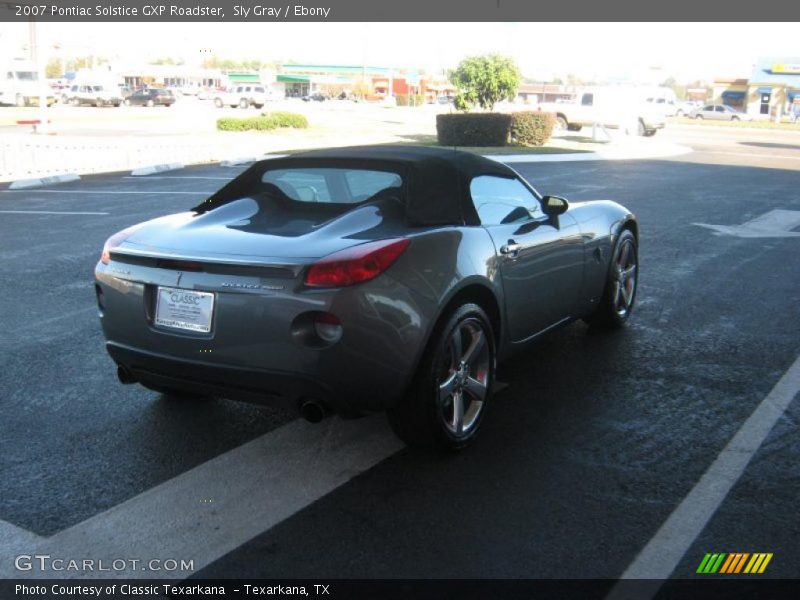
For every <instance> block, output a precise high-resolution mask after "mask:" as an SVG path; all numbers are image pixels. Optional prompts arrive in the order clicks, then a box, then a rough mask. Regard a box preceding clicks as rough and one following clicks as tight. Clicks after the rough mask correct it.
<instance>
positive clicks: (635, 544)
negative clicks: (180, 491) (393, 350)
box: [0, 144, 800, 578]
mask: <svg viewBox="0 0 800 600" xmlns="http://www.w3.org/2000/svg"><path fill="white" fill-rule="evenodd" d="M720 148H722V149H720ZM697 149H698V151H697V152H695V153H694V154H691V155H687V156H686V157H676V158H674V159H669V160H650V161H619V162H584V163H542V164H517V165H515V168H517V169H518V170H519V171H520V172H521V174H522V175H523V176H525V177H526V178H527V179H529V180H530V181H531V182H532V183H533V184H534V186H536V187H537V188H538V189H539V190H540V191H541V192H543V193H548V194H559V195H564V196H566V197H567V198H569V199H570V200H571V201H585V200H594V199H601V198H612V199H614V200H617V201H619V202H621V203H622V204H624V205H626V206H627V207H628V208H630V209H631V210H633V212H635V213H636V215H637V217H638V218H639V221H640V227H641V232H642V234H641V251H640V262H641V275H640V277H641V279H640V288H639V292H638V299H637V307H636V311H635V314H634V316H633V319H632V321H631V323H630V325H629V327H627V328H625V329H624V330H622V331H619V332H615V333H611V334H606V333H600V332H596V331H593V330H591V329H589V328H588V327H587V326H586V325H584V324H583V323H580V322H578V323H575V324H572V325H570V326H568V327H567V328H565V329H563V330H560V331H557V332H554V333H552V334H551V335H549V336H547V337H546V338H545V339H544V340H542V341H541V342H540V343H538V344H537V345H536V346H534V347H532V348H531V349H530V350H529V351H527V352H525V353H523V354H521V355H518V356H517V357H515V358H513V359H512V360H511V361H510V362H508V363H507V364H505V365H503V366H502V367H501V370H500V373H499V376H500V379H502V380H503V381H504V382H506V383H508V388H507V389H505V390H504V391H503V392H502V393H500V394H499V395H497V397H496V398H495V400H494V402H493V406H491V412H490V413H489V414H488V416H487V421H486V423H485V425H484V427H485V429H484V430H483V431H482V433H481V436H480V437H479V439H478V440H477V442H476V444H475V445H474V446H473V447H471V448H470V449H469V450H468V451H466V452H462V453H460V454H457V455H452V456H449V455H448V456H441V455H431V454H429V453H425V452H422V451H418V450H413V449H409V448H402V447H400V446H397V447H395V446H392V445H391V444H390V443H388V442H385V441H383V440H384V436H386V435H390V434H388V432H386V431H385V425H383V423H382V421H381V420H380V419H378V420H366V421H362V422H357V424H356V425H349V424H346V423H343V422H340V421H337V420H333V421H330V422H328V423H326V424H325V425H323V426H322V427H327V428H328V429H327V430H324V431H325V432H326V436H327V433H331V432H332V433H331V435H334V436H335V435H337V434H336V432H337V431H343V430H345V429H346V428H348V427H351V426H352V427H357V428H359V430H358V432H357V433H356V434H354V435H353V439H354V440H355V441H353V447H357V446H358V447H360V446H359V444H362V443H363V439H365V437H366V438H369V439H371V440H373V442H370V444H371V445H369V446H368V448H369V449H370V450H369V452H371V453H372V454H373V455H374V456H373V460H372V461H364V460H360V461H354V462H353V463H352V464H356V463H357V465H358V466H355V467H354V466H351V463H350V462H347V461H350V460H351V459H352V457H351V456H349V455H344V456H340V455H339V454H337V452H339V451H340V450H341V448H338V447H332V448H330V456H331V457H334V458H335V459H336V460H341V461H342V462H341V463H340V464H338V465H337V463H333V464H331V462H330V461H329V462H326V460H325V457H320V456H317V455H313V454H312V456H311V458H308V459H307V460H309V461H310V463H309V464H308V466H307V468H305V467H304V465H305V464H306V463H303V464H300V465H294V467H293V468H294V470H292V471H290V476H291V477H296V478H298V480H300V479H302V482H301V484H299V485H300V487H301V488H302V489H308V490H311V491H309V492H308V494H306V496H304V497H303V498H302V499H300V500H298V499H296V498H295V496H293V497H292V498H295V499H292V500H291V502H293V503H294V504H292V506H293V508H292V510H288V509H287V510H285V511H284V512H282V513H281V514H282V515H284V516H285V518H281V519H278V520H273V521H274V522H271V524H270V525H269V528H268V529H266V530H264V528H266V525H264V524H265V523H266V522H267V521H258V520H257V519H255V520H250V519H252V517H251V514H252V513H251V514H248V513H247V511H242V510H241V509H240V508H237V506H236V503H237V502H240V503H241V501H242V498H241V497H226V498H224V499H219V502H218V504H217V505H215V510H216V511H227V512H228V513H229V517H228V519H229V520H228V521H227V522H226V523H227V525H226V526H229V527H231V528H232V529H234V528H235V529H236V533H235V535H234V534H233V533H232V535H231V537H230V539H236V540H240V541H241V543H239V542H237V543H236V544H228V545H225V544H224V543H220V544H219V545H218V548H217V550H216V551H215V552H209V553H206V554H205V555H204V556H205V560H204V561H199V562H198V565H197V566H198V570H197V572H196V573H195V576H196V577H276V578H277V577H280V578H291V577H308V578H315V577H316V578H319V577H333V578H351V577H353V578H372V577H376V578H377V577H385V578H396V577H410V578H417V577H419V578H446V577H455V578H484V577H498V578H534V577H544V578H576V577H577V578H590V577H599V578H615V577H618V576H620V574H622V573H623V572H624V571H625V569H626V568H627V567H628V566H629V565H630V564H631V563H632V561H634V559H635V558H636V556H637V555H638V554H639V552H640V551H641V550H642V548H643V547H644V546H645V545H646V544H647V543H648V541H650V540H651V539H652V538H653V536H654V535H655V534H656V532H657V531H658V529H659V527H660V526H661V525H662V524H663V523H664V521H665V520H666V519H667V518H668V517H669V515H670V514H671V513H672V511H673V510H675V508H676V507H677V506H678V505H680V503H681V502H682V501H683V499H684V498H685V497H686V496H687V494H688V493H689V492H690V491H691V490H692V488H693V487H694V486H695V484H696V483H697V482H698V480H700V478H701V476H702V475H703V474H704V473H705V472H706V470H707V469H708V468H709V466H710V465H711V463H712V462H714V460H715V458H716V457H717V456H718V455H719V454H720V451H722V450H723V448H724V447H725V446H726V444H727V443H728V442H729V440H730V439H731V438H732V437H733V436H734V434H736V432H737V431H739V430H740V428H741V427H742V425H743V423H744V422H745V421H746V420H747V419H748V417H749V416H750V415H751V414H752V413H753V412H754V411H755V410H757V407H758V406H759V405H760V403H761V402H762V400H763V399H764V398H765V397H766V396H767V395H768V394H769V393H770V390H772V389H773V386H775V384H776V383H777V382H778V381H779V379H780V378H781V377H782V375H783V374H784V373H785V372H786V371H787V369H789V368H790V367H791V365H792V364H793V363H794V361H795V359H796V358H797V356H798V353H799V352H800V343H799V340H800V319H799V318H798V316H800V315H798V306H800V279H798V277H797V273H798V262H799V261H798V251H799V250H800V248H799V246H800V239H798V237H796V236H789V235H788V232H787V236H786V237H737V236H733V235H718V234H717V233H716V232H715V231H714V230H712V229H709V228H708V227H703V226H700V225H697V223H702V224H712V225H714V224H716V225H740V224H742V223H745V222H747V221H749V220H751V219H755V218H757V217H759V216H761V215H764V214H766V213H769V212H770V211H773V210H791V211H800V197H798V195H797V183H798V177H800V161H797V160H794V159H791V158H788V159H782V162H779V163H776V162H775V161H774V160H771V159H770V156H769V151H767V152H762V150H764V148H759V149H757V150H756V152H758V153H759V154H760V156H757V157H752V156H750V157H747V156H744V155H745V154H752V152H750V151H749V150H748V151H747V152H742V149H740V148H734V149H730V148H729V147H727V145H726V146H724V147H723V145H719V146H713V145H710V144H709V145H707V147H702V148H701V147H698V148H697ZM767 150H769V149H767ZM796 150H797V148H787V149H783V154H784V155H786V156H795V153H796ZM721 152H728V153H729V154H728V155H726V154H721ZM730 153H733V154H737V156H732V155H730ZM776 164H777V165H779V168H776ZM241 168H243V167H240V168H222V167H218V166H205V167H195V168H190V169H185V170H183V171H179V172H175V173H165V174H163V175H161V176H152V177H146V178H130V177H126V176H125V175H123V174H110V175H103V176H94V177H86V178H84V179H83V180H81V181H79V182H74V183H68V184H63V185H59V186H52V187H44V188H39V189H34V190H26V191H19V192H12V191H7V190H5V189H0V211H2V212H0V240H2V242H0V257H1V258H2V261H0V278H2V281H3V282H4V284H5V285H4V286H3V287H4V294H2V296H1V297H0V328H2V331H3V332H4V333H3V335H2V337H0V398H2V400H1V401H0V428H2V436H0V492H2V496H0V497H2V501H1V502H0V521H4V522H6V523H10V524H12V525H14V526H16V527H18V528H22V529H24V530H28V531H30V532H33V533H34V534H36V535H38V536H44V537H45V538H47V536H55V538H53V539H56V538H58V534H59V532H63V531H64V530H67V531H69V528H76V527H79V526H80V524H81V523H82V522H85V521H86V520H87V519H92V518H94V519H98V518H102V516H103V515H104V514H105V513H106V512H113V511H114V510H115V507H119V506H120V505H122V506H126V504H125V503H126V501H127V502H128V503H129V504H130V503H134V504H135V503H136V502H137V498H140V497H141V496H143V495H146V492H147V491H148V490H152V489H153V488H154V487H155V486H159V487H157V488H156V490H157V492H151V493H150V496H153V494H157V493H159V492H158V490H164V493H165V494H167V493H172V492H168V490H171V489H173V488H171V487H170V486H171V483H170V482H172V481H174V480H175V478H178V477H179V476H181V475H184V476H185V475H186V474H187V472H191V473H199V471H198V470H199V469H203V468H205V467H204V465H205V464H209V463H208V461H211V462H212V463H213V460H212V459H215V458H216V459H220V458H224V457H228V458H226V460H227V461H228V462H231V461H233V462H234V463H235V461H237V460H245V459H246V457H247V456H248V455H247V454H245V453H241V454H237V452H239V450H237V449H238V448H240V447H241V446H242V444H246V443H247V442H254V443H255V441H257V440H260V439H262V438H263V439H265V440H269V439H273V438H271V437H270V436H274V435H276V434H277V433H278V432H279V431H287V430H286V429H285V428H281V426H283V425H287V424H290V423H292V422H293V420H294V419H295V418H296V416H295V415H293V414H289V413H285V412H281V411H278V410H275V409H270V408H263V407H254V406H250V405H245V404H240V403H235V402H231V401H227V400H221V399H219V400H213V401H210V402H203V403H194V402H180V403H175V402H171V401H168V400H166V399H165V398H162V397H160V396H159V395H158V394H155V393H152V392H149V391H147V390H145V389H143V388H139V387H136V386H121V385H119V384H118V383H117V381H116V378H115V375H114V369H113V365H112V362H111V360H110V359H109V358H108V357H107V356H106V355H105V353H104V350H103V343H102V335H101V333H100V328H99V323H98V322H97V316H96V309H95V302H94V292H93V288H92V270H93V267H94V264H95V262H96V260H97V258H98V255H99V251H100V248H101V246H102V243H103V240H104V239H105V238H106V237H107V236H108V235H110V234H111V233H113V232H115V231H117V230H119V229H121V228H123V227H125V226H126V225H129V224H132V223H135V222H138V221H141V220H144V219H147V218H151V217H154V216H157V215H161V214H165V213H169V212H178V211H181V210H187V209H189V208H191V207H192V206H194V205H195V204H196V203H198V202H199V201H200V200H202V199H203V198H204V197H205V196H206V195H208V194H209V193H211V192H213V191H214V190H216V189H217V188H218V187H220V186H221V185H223V184H224V183H225V181H226V180H228V179H229V178H231V177H233V176H234V175H235V174H236V173H238V172H239V171H240V169H241ZM11 211H21V212H11ZM24 211H40V212H38V213H33V212H24ZM50 213H100V214H50ZM798 411H800V408H799V407H798V402H797V399H796V398H795V399H794V400H793V401H792V402H790V404H789V408H788V409H787V410H786V412H785V413H782V414H781V415H780V417H779V419H778V422H777V425H776V426H775V428H774V429H773V430H772V431H771V432H770V433H769V435H768V436H767V439H766V440H765V442H764V443H763V444H762V445H760V446H759V448H758V450H757V452H756V453H755V456H754V457H753V459H752V461H751V462H750V463H749V465H748V466H747V468H746V470H745V473H744V475H743V476H742V478H741V479H739V480H738V482H736V483H735V485H734V486H733V488H732V490H731V491H730V493H728V494H727V495H725V496H724V500H723V501H722V503H721V505H720V506H719V508H718V509H716V510H715V512H714V513H713V516H712V518H711V520H710V521H709V522H708V524H707V525H704V526H702V527H701V528H700V530H698V531H697V532H696V535H697V538H696V539H692V540H690V542H691V543H690V544H689V546H688V548H687V550H686V551H685V553H683V555H682V559H681V561H680V563H679V565H678V566H677V569H676V571H675V574H676V575H679V576H685V577H691V576H695V575H694V571H695V569H696V567H697V565H698V564H699V562H700V560H701V559H702V558H703V556H704V554H705V553H706V552H739V551H742V552H771V553H774V558H773V560H772V562H771V564H770V566H769V570H768V572H767V574H768V576H770V577H784V578H789V577H798V575H800V559H798V556H800V553H799V552H798V551H799V550H800V547H798V541H797V533H798V529H797V510H796V499H797V498H798V497H800V469H799V468H798V461H797V457H798V454H800V445H798V436H797V423H798V416H799V415H800V412H798ZM298 431H299V432H298V434H297V435H299V436H300V438H299V439H300V440H301V441H302V439H304V438H303V436H309V439H311V438H312V437H313V436H314V435H315V434H313V433H308V431H309V430H307V429H306V428H302V429H300V430H298ZM348 431H349V430H348ZM342 435H344V434H342ZM348 435H349V434H348ZM326 436H323V437H326ZM347 439H350V438H347ZM374 440H378V441H374ZM293 443H294V442H293ZM309 443H311V442H309ZM313 443H314V444H316V443H323V442H318V441H316V440H315V441H314V442H313ZM286 444H287V445H285V446H281V445H277V446H274V445H273V446H265V447H269V448H271V452H273V454H274V453H276V452H280V451H281V448H284V449H287V448H295V447H294V446H291V445H289V443H288V442H287V443H286ZM326 448H329V447H328V446H326ZM287 452H288V450H287ZM365 452H366V450H365ZM301 456H305V455H303V454H302V453H294V451H293V453H292V454H291V455H290V456H287V457H286V460H287V461H289V462H292V461H294V460H295V459H296V458H297V457H301ZM248 460H250V461H252V460H254V459H253V457H252V454H251V455H250V458H249V459H248ZM265 464H267V463H265ZM269 464H272V463H269ZM250 466H251V467H252V464H251V465H250ZM193 469H194V471H192V470H193ZM336 469H339V470H340V471H342V473H340V474H339V475H337V477H336V478H334V479H335V481H334V480H332V481H331V482H326V483H325V485H322V486H318V487H319V489H316V488H315V486H314V483H315V481H316V480H317V479H320V480H321V479H324V478H325V476H324V473H325V472H328V471H333V470H336ZM348 469H350V471H348ZM192 481H194V482H195V483H194V485H196V488H193V493H196V494H197V498H196V499H195V500H194V501H195V502H199V501H200V499H201V498H202V499H203V500H202V501H206V500H208V501H209V502H212V501H213V500H214V498H213V497H210V498H206V496H207V495H208V494H205V495H204V493H203V490H204V489H208V490H211V489H215V488H214V487H213V485H212V484H211V483H209V478H208V477H201V476H199V475H198V476H196V477H195V478H194V479H193V480H192ZM203 486H207V487H206V488H204V487H203ZM311 488H315V489H313V490H312V489H311ZM243 489H244V488H243ZM276 489H277V488H276ZM214 493H220V494H221V493H222V492H218V491H215V492H214ZM276 494H277V492H276ZM295 495H296V496H303V494H302V493H301V492H299V491H296V494H295ZM287 502H289V500H287ZM276 506H278V507H280V498H278V500H277V501H276ZM116 510H117V511H119V510H120V509H119V508H117V509H116ZM276 510H277V509H276ZM203 518H206V517H203ZM208 518H210V517H208ZM153 519H155V520H157V517H156V516H154V517H153ZM248 522H250V523H252V525H251V527H248ZM259 523H261V527H262V528H259ZM100 531H102V529H100ZM0 533H2V532H0ZM222 537H223V538H224V535H222ZM0 538H2V536H0ZM199 539H200V538H198V541H199ZM0 541H2V540H1V539H0ZM190 541H191V540H190ZM36 543H37V544H41V546H40V547H41V548H47V539H45V540H39V541H38V542H36ZM208 544H209V545H213V544H212V543H211V542H208ZM201 545H202V544H201ZM188 547H191V546H188ZM152 551H153V552H154V553H158V552H159V548H158V547H154V548H153V550H152ZM186 552H187V553H188V554H191V550H186ZM187 558H191V557H190V556H189V557H187ZM0 572H2V573H4V572H7V571H0Z"/></svg>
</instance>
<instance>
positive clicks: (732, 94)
mask: <svg viewBox="0 0 800 600" xmlns="http://www.w3.org/2000/svg"><path fill="white" fill-rule="evenodd" d="M722 97H723V98H728V99H730V100H741V99H743V98H744V97H745V93H744V92H732V91H730V90H728V91H725V92H722Z"/></svg>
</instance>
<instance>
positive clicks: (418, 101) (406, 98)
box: [394, 94, 425, 106]
mask: <svg viewBox="0 0 800 600" xmlns="http://www.w3.org/2000/svg"><path fill="white" fill-rule="evenodd" d="M394 99H395V103H396V104H397V106H422V105H423V104H425V96H423V95H422V94H410V95H409V94H397V95H396V96H395V97H394Z"/></svg>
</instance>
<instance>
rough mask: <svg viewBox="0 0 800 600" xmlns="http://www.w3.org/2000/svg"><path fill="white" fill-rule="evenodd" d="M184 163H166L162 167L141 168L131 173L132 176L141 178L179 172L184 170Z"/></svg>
mask: <svg viewBox="0 0 800 600" xmlns="http://www.w3.org/2000/svg"><path fill="white" fill-rule="evenodd" d="M183 167H184V164H183V163H165V164H161V165H151V166H149V167H139V168H138V169H134V170H133V171H131V175H133V176H134V177H139V176H141V175H153V174H154V173H163V172H165V171H177V170H178V169H183Z"/></svg>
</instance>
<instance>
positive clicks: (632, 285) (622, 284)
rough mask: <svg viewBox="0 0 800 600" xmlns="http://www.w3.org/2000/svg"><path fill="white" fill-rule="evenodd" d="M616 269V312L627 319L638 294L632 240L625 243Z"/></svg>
mask: <svg viewBox="0 0 800 600" xmlns="http://www.w3.org/2000/svg"><path fill="white" fill-rule="evenodd" d="M614 268H615V269H616V274H615V277H614V310H615V311H616V312H617V314H618V315H619V316H620V317H625V316H626V315H627V314H628V312H630V310H631V307H632V306H633V298H634V295H635V294H636V277H637V269H636V247H635V245H634V242H633V240H632V239H627V240H625V241H624V242H623V244H622V247H621V248H620V250H619V254H618V255H617V260H616V264H615V265H614Z"/></svg>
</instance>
